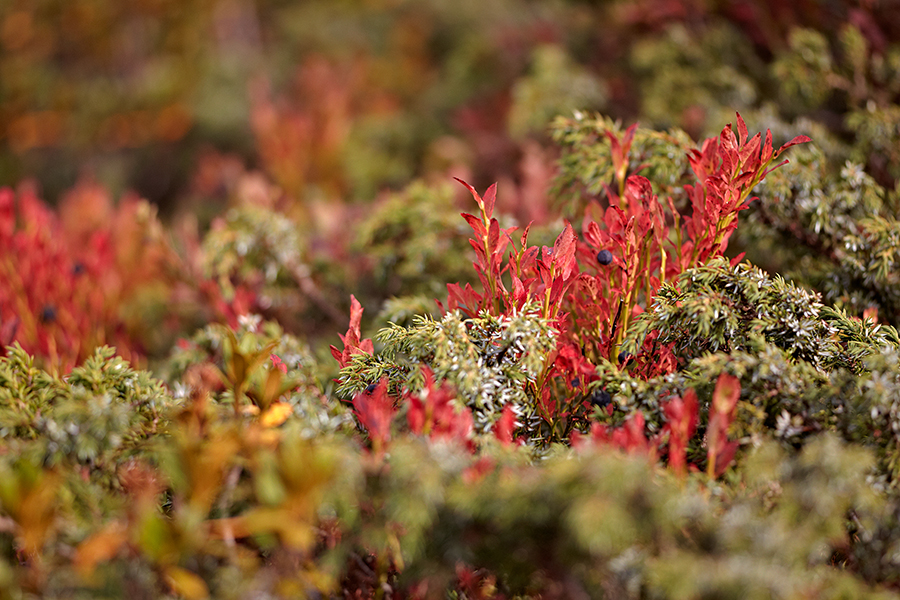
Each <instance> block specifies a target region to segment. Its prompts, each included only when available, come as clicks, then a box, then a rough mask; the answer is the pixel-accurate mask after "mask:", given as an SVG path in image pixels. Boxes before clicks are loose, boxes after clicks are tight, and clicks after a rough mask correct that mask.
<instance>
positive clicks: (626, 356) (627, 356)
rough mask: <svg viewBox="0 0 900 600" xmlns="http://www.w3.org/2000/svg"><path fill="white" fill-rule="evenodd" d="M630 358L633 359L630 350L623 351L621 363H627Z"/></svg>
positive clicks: (620, 357)
mask: <svg viewBox="0 0 900 600" xmlns="http://www.w3.org/2000/svg"><path fill="white" fill-rule="evenodd" d="M629 360H631V353H630V352H623V353H621V354H620V355H619V364H625V363H627V362H628V361H629Z"/></svg>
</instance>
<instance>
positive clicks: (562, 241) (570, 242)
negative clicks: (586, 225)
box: [553, 221, 578, 279]
mask: <svg viewBox="0 0 900 600" xmlns="http://www.w3.org/2000/svg"><path fill="white" fill-rule="evenodd" d="M577 242H578V238H577V237H576V236H575V231H574V230H573V229H572V225H571V224H570V223H569V222H568V221H566V226H565V228H563V230H562V232H561V233H560V234H559V236H558V237H557V238H556V242H555V243H554V244H553V260H554V261H556V264H557V265H558V266H561V267H562V277H563V279H568V278H569V277H570V276H571V274H572V270H573V269H574V268H575V266H576V263H575V249H576V248H577Z"/></svg>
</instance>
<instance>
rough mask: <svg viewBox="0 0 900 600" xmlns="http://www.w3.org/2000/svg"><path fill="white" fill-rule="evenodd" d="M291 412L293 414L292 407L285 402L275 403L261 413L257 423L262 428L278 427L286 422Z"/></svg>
mask: <svg viewBox="0 0 900 600" xmlns="http://www.w3.org/2000/svg"><path fill="white" fill-rule="evenodd" d="M292 412H294V407H292V406H291V405H290V404H288V403H287V402H276V403H274V404H273V405H272V406H270V407H269V410H267V411H266V412H264V413H263V415H262V417H260V419H259V422H260V423H261V424H262V426H263V427H278V426H279V425H281V424H282V423H284V422H285V421H287V418H288V417H289V416H291V413H292Z"/></svg>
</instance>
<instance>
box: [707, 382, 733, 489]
mask: <svg viewBox="0 0 900 600" xmlns="http://www.w3.org/2000/svg"><path fill="white" fill-rule="evenodd" d="M740 396H741V382H740V381H739V380H738V378H737V377H735V376H734V375H729V374H728V373H722V374H721V375H720V376H719V380H718V381H717V382H716V389H715V391H714V392H713V398H712V404H711V405H710V408H709V428H708V429H707V431H706V447H707V448H708V453H707V459H706V472H707V473H708V474H709V476H710V477H718V476H719V475H721V474H722V473H724V472H725V469H726V468H728V465H729V464H730V463H731V461H732V459H733V458H734V453H735V452H736V451H737V448H738V443H737V442H736V441H731V442H730V441H728V428H729V427H730V426H731V423H732V422H733V421H734V417H735V415H736V414H737V402H738V399H739V398H740Z"/></svg>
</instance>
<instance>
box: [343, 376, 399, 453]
mask: <svg viewBox="0 0 900 600" xmlns="http://www.w3.org/2000/svg"><path fill="white" fill-rule="evenodd" d="M387 388H388V384H387V380H382V381H381V382H379V383H378V384H377V385H376V386H375V387H374V389H372V390H371V391H369V390H366V391H363V392H360V393H358V394H357V395H356V396H355V397H354V398H353V408H354V409H355V410H354V414H355V415H356V418H357V419H359V422H360V424H361V425H362V426H363V427H365V428H366V431H367V432H368V434H369V441H370V442H371V443H372V452H373V453H374V454H375V455H376V456H381V455H382V454H383V453H384V450H385V448H386V447H387V444H388V442H390V441H391V422H392V421H393V419H394V414H395V413H396V412H397V409H396V408H395V407H394V400H393V398H391V396H390V395H389V394H388V391H387Z"/></svg>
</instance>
